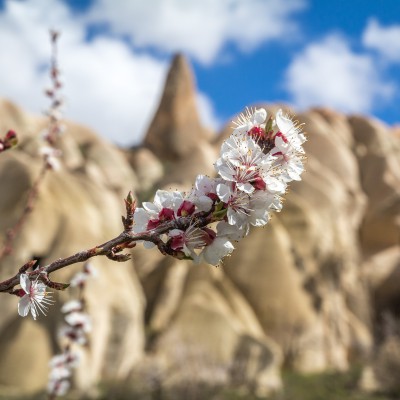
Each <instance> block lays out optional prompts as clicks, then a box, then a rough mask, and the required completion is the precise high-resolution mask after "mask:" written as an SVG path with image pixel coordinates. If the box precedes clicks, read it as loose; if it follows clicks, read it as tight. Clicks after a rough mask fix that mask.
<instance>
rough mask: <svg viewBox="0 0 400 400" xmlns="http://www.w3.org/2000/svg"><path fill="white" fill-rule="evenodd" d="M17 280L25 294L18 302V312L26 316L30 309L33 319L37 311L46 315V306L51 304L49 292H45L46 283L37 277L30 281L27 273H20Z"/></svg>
mask: <svg viewBox="0 0 400 400" xmlns="http://www.w3.org/2000/svg"><path fill="white" fill-rule="evenodd" d="M19 282H20V285H21V288H22V290H23V292H25V294H24V295H23V296H22V297H21V299H20V301H19V302H18V314H19V315H20V316H21V317H26V316H27V315H28V314H29V311H30V312H31V314H32V317H33V319H34V320H36V317H37V316H38V313H39V311H40V312H41V313H42V314H43V315H46V312H47V310H48V306H49V305H51V304H53V300H51V296H50V294H49V292H46V285H45V284H44V283H43V282H39V281H38V280H37V279H36V280H35V281H33V282H32V281H31V280H30V279H29V277H28V275H27V274H21V275H20V278H19Z"/></svg>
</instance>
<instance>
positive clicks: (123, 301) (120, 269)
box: [0, 106, 145, 392]
mask: <svg viewBox="0 0 400 400" xmlns="http://www.w3.org/2000/svg"><path fill="white" fill-rule="evenodd" d="M7 107H9V106H7ZM1 112H2V110H0V114H1ZM16 114H17V115H18V113H17V112H16ZM20 120H21V121H22V123H21V124H20V125H19V124H18V121H20ZM28 122H29V121H28ZM28 122H27V120H24V119H23V118H20V119H18V118H14V121H12V123H13V126H14V128H13V129H15V130H16V131H17V132H18V134H19V136H20V138H21V144H20V146H19V147H17V148H16V149H15V150H13V151H9V152H7V153H4V154H2V157H1V158H0V185H1V188H2V191H1V193H2V194H1V196H0V215H1V217H0V230H1V231H2V232H4V231H5V230H6V229H7V228H9V227H11V226H13V225H14V224H15V222H16V220H17V218H18V217H19V215H20V214H21V211H22V209H23V207H24V206H25V202H26V194H27V191H28V190H29V188H30V187H31V186H32V184H33V182H34V181H35V180H36V179H37V176H38V173H39V170H40V166H41V160H40V157H39V156H38V152H37V150H38V148H39V147H40V143H39V140H40V139H38V138H37V137H34V136H32V135H30V134H28V135H25V129H26V128H27V127H28V126H29V123H28ZM43 125H44V121H42V120H40V119H38V120H37V121H36V122H35V124H34V125H33V126H35V127H36V128H39V129H40V127H41V126H43ZM67 135H68V136H67ZM61 140H62V142H61V144H60V147H61V148H62V149H63V150H64V163H63V167H62V168H61V170H60V171H50V172H48V173H47V175H46V176H45V178H44V180H43V183H42V185H41V186H40V191H39V196H38V199H37V202H36V204H35V208H34V211H33V212H32V213H31V215H29V217H28V219H27V222H26V224H25V227H24V229H23V231H22V233H21V236H20V238H19V239H18V240H17V241H16V242H15V247H14V251H13V254H12V255H10V256H9V257H7V258H6V259H5V260H4V262H2V265H1V271H0V274H1V276H2V277H3V278H6V277H8V275H11V274H12V273H15V270H16V268H18V266H21V265H22V264H24V263H25V262H26V261H27V260H30V259H32V258H36V259H37V258H39V259H40V264H41V265H43V264H44V265H46V264H47V263H49V262H51V261H54V260H56V259H57V258H59V257H66V256H69V255H72V254H74V253H76V252H78V251H80V250H83V249H85V248H90V247H93V246H94V245H97V244H101V243H103V242H104V241H106V240H109V239H111V238H112V237H115V236H116V235H118V234H119V233H120V232H121V231H122V229H123V227H122V224H121V222H120V215H121V214H122V213H123V208H124V207H123V196H124V195H126V194H127V192H128V191H129V190H131V189H133V188H134V185H135V183H136V177H135V174H134V172H133V171H132V169H131V168H130V166H129V163H128V162H127V161H126V159H125V157H124V156H123V155H122V153H121V152H120V151H119V150H118V149H117V148H115V147H114V146H112V145H111V144H109V143H106V142H104V141H102V140H101V139H100V138H98V137H97V136H96V135H94V134H93V133H91V132H86V131H85V129H84V128H82V131H80V127H79V126H77V125H73V124H71V125H70V130H69V132H68V134H67V133H66V134H65V137H63V138H62V139H61ZM93 171H96V172H93ZM97 177H98V179H97ZM1 237H2V238H3V237H4V236H3V235H2V236H1ZM93 266H94V268H95V269H96V270H97V271H98V277H97V278H96V279H93V281H92V282H90V283H89V284H88V287H87V288H86V291H85V298H86V304H87V309H88V313H89V314H90V317H91V320H92V325H93V335H92V337H91V339H90V346H89V347H88V348H84V349H81V352H82V363H81V364H80V367H79V368H78V370H77V371H76V384H77V385H78V386H79V387H80V388H81V390H88V389H89V388H90V387H93V385H96V384H97V383H98V382H99V381H100V380H101V379H123V378H124V377H126V376H127V374H128V373H129V371H130V370H131V369H132V367H133V366H134V365H135V363H137V362H138V360H139V359H140V358H141V357H142V355H143V352H144V326H143V311H144V305H145V299H144V296H143V292H142V287H141V285H140V283H139V281H138V278H137V275H136V273H135V271H134V269H133V266H132V265H130V264H129V263H128V264H124V265H115V263H113V262H111V261H109V260H107V259H105V258H104V259H100V258H99V259H96V260H94V261H93ZM80 268H82V265H80V266H74V267H70V268H67V269H65V270H61V271H59V272H57V273H55V274H54V276H53V278H54V279H55V280H58V281H61V282H69V280H70V279H71V277H72V275H73V274H74V273H75V272H77V271H78V270H79V269H80ZM73 295H74V292H73V290H70V291H68V292H57V293H55V294H54V296H55V300H56V305H55V306H54V307H51V308H50V310H49V315H48V316H47V317H43V316H41V317H40V318H39V321H37V322H35V323H34V322H33V321H31V319H30V317H29V318H25V319H22V318H20V317H19V316H18V315H17V300H18V299H17V298H15V297H13V298H11V296H4V297H5V298H4V301H3V299H2V302H1V306H0V307H1V311H2V312H1V316H0V338H1V339H0V347H1V348H2V349H3V351H2V354H3V356H4V357H6V358H3V359H4V360H7V362H6V363H3V362H2V363H1V364H2V368H1V369H0V382H1V385H3V386H4V387H7V386H8V387H10V388H11V389H13V388H14V389H18V390H22V391H27V392H32V391H36V390H38V389H41V388H43V387H44V386H45V385H46V383H47V377H48V373H49V368H48V362H49V359H50V357H51V356H52V355H53V354H55V353H57V352H59V347H58V345H59V344H58V337H57V332H58V329H59V328H60V326H61V324H62V315H61V313H60V311H59V309H60V307H61V305H62V303H63V302H65V301H67V300H69V299H70V298H71V297H70V296H73ZM75 295H76V293H75ZM32 343H34V345H32ZM27 348H28V350H27ZM21 352H22V353H24V354H21ZM21 360H23V361H22V364H23V365H21ZM32 371H34V373H32ZM11 375H12V377H11Z"/></svg>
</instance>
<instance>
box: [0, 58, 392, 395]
mask: <svg viewBox="0 0 400 400" xmlns="http://www.w3.org/2000/svg"><path fill="white" fill-rule="evenodd" d="M195 96H196V93H195V87H194V84H193V77H192V75H191V72H190V69H189V67H188V65H187V64H186V62H185V60H184V58H183V57H182V56H178V57H176V58H175V59H174V62H173V64H172V66H171V70H170V73H169V75H168V78H167V81H166V86H165V91H164V94H163V97H162V99H161V102H160V106H159V109H158V111H157V113H156V114H155V117H154V119H153V122H152V124H151V126H150V128H149V131H148V133H147V135H146V138H145V141H144V144H143V146H139V147H138V148H135V149H132V150H131V151H129V150H126V151H125V153H121V152H119V151H118V150H117V149H115V148H113V147H112V146H110V145H109V144H107V143H105V142H104V141H102V140H100V139H99V138H97V137H96V136H95V135H94V134H93V133H91V132H90V131H88V130H86V129H84V128H80V127H79V126H76V125H74V124H68V125H69V129H70V132H69V133H68V136H65V139H63V141H62V143H61V147H62V149H63V151H64V154H65V162H64V164H65V165H66V167H65V168H64V169H63V170H62V171H61V172H60V173H52V174H49V176H47V177H46V181H45V183H44V185H43V188H42V190H41V193H42V194H41V196H40V198H39V200H38V204H37V206H36V209H35V212H34V213H33V214H32V215H31V217H30V218H29V221H28V223H27V228H26V231H25V232H24V234H23V236H22V237H21V240H20V241H18V243H17V251H16V252H15V254H14V256H13V257H10V258H9V259H8V260H7V261H6V263H5V266H4V269H2V271H0V272H4V274H6V272H8V271H11V270H14V269H15V265H21V264H23V262H25V261H26V260H27V259H29V258H31V257H32V256H36V257H41V258H42V262H43V263H47V262H49V261H52V260H54V259H55V258H58V257H63V256H67V255H70V254H71V253H74V252H76V251H77V250H80V249H83V248H87V247H90V246H93V245H94V244H99V243H101V242H103V241H105V240H107V239H109V238H111V237H113V236H114V235H116V234H118V233H119V232H120V230H121V229H122V226H121V224H120V222H119V216H120V215H121V214H122V213H123V209H122V206H123V201H122V198H123V196H124V195H126V193H127V191H129V190H132V189H135V190H136V191H137V193H138V194H139V195H140V199H148V198H150V197H151V195H152V194H151V192H152V190H154V189H157V188H163V189H171V190H174V189H179V190H189V189H190V187H191V185H192V184H193V182H194V179H195V177H196V175H197V174H199V173H202V174H208V175H211V176H212V175H215V172H214V169H213V163H214V162H215V160H216V158H217V156H218V152H219V147H220V144H221V142H222V141H223V140H224V138H225V137H226V136H227V135H229V133H230V129H229V128H224V129H223V131H222V133H221V135H220V136H219V137H212V136H210V134H209V132H208V131H207V130H206V129H204V128H203V127H202V125H201V123H200V121H199V118H198V114H197V109H196V101H195ZM4 104H5V105H4V106H3V108H1V106H0V115H3V114H4V115H8V117H7V118H8V119H7V118H4V121H6V122H7V124H9V123H11V124H13V126H10V127H9V126H7V127H6V126H4V129H10V128H13V129H15V130H18V129H19V130H21V131H23V132H24V131H29V132H30V133H29V134H27V135H26V137H25V139H24V140H23V142H22V143H21V146H20V147H19V149H17V150H16V151H13V152H7V153H5V154H3V155H1V156H0V184H2V185H5V186H6V187H7V188H8V187H10V190H7V191H5V192H4V194H3V193H2V195H1V196H0V213H1V218H0V230H2V231H4V230H5V229H6V228H7V227H8V226H11V225H12V223H13V221H15V220H16V218H17V217H18V215H19V213H20V211H21V209H22V207H23V205H24V194H25V193H26V191H27V190H28V188H29V187H30V186H31V184H32V182H33V180H34V179H35V176H37V172H38V169H39V165H40V162H39V160H38V157H37V149H38V147H39V144H38V142H37V139H36V137H35V136H34V135H33V134H32V133H31V132H33V131H35V130H38V129H39V130H40V129H41V127H43V126H44V125H43V121H42V120H36V119H34V118H30V117H26V116H24V114H23V113H22V112H20V111H19V110H18V109H17V108H15V107H14V106H13V105H11V104H10V103H4ZM265 107H266V108H267V109H268V111H269V112H275V111H276V110H277V108H278V106H277V105H266V106H265ZM298 119H299V122H300V123H304V124H305V130H306V132H308V137H309V141H308V142H307V143H306V144H305V149H306V153H307V158H308V161H307V165H306V168H307V172H306V173H305V174H304V175H303V180H302V181H301V182H299V183H296V184H294V185H292V187H291V190H290V193H288V195H287V199H286V201H285V203H284V209H283V211H282V212H281V213H280V214H277V215H275V216H274V217H273V219H272V221H271V222H270V224H269V225H268V226H267V227H266V228H265V229H253V230H252V232H251V233H250V235H249V236H248V237H247V238H245V239H244V240H242V241H241V242H240V243H238V245H237V249H236V251H235V252H234V253H233V255H232V257H230V258H228V259H227V260H226V261H225V262H224V263H223V267H222V268H220V269H214V268H212V267H210V266H207V265H197V266H196V265H193V264H192V263H191V262H189V261H178V260H175V259H172V258H167V257H164V256H162V255H160V254H159V253H158V252H157V251H156V250H151V251H150V250H145V249H143V248H141V247H139V246H138V248H136V249H134V250H133V256H134V262H135V268H132V266H131V265H115V264H114V263H111V262H108V261H107V260H103V259H99V260H95V261H94V265H95V266H96V267H97V268H98V270H99V277H98V278H97V280H95V281H93V282H92V283H91V284H90V285H89V287H88V290H87V298H88V311H89V312H90V314H91V316H92V319H93V325H94V331H95V332H96V334H95V335H93V338H92V340H91V347H90V349H88V350H87V351H86V352H85V354H84V357H83V363H82V365H81V367H80V369H79V371H78V374H77V384H78V385H79V387H80V388H81V389H82V390H88V389H89V388H90V387H91V386H93V385H94V384H95V383H96V382H98V381H99V380H101V379H110V380H118V379H122V378H127V382H129V381H131V382H133V381H134V377H135V376H138V374H139V375H140V374H142V376H143V377H144V379H150V380H152V381H153V382H154V381H157V385H159V386H160V388H161V389H162V391H163V393H168V392H171V393H178V392H179V393H180V394H182V398H197V397H196V396H198V398H204V395H202V394H201V393H200V392H196V391H195V390H197V389H195V388H198V387H200V386H202V385H203V384H204V383H205V382H207V385H209V386H212V387H217V388H218V387H220V386H227V385H233V386H235V385H236V386H238V387H241V388H246V389H247V390H250V391H253V392H256V393H258V394H260V395H265V394H268V393H270V392H272V391H274V390H277V389H279V387H280V385H281V381H280V369H281V367H282V365H285V367H290V368H294V369H296V370H299V371H324V370H326V369H342V370H343V369H346V368H347V367H348V366H349V364H350V363H351V362H352V361H355V360H357V361H360V360H364V359H365V357H366V356H368V355H370V351H371V348H372V346H373V340H374V335H375V337H376V332H375V330H374V329H373V325H374V323H373V322H374V321H376V315H374V314H373V313H371V299H370V296H371V294H373V300H375V303H374V307H375V308H376V307H378V309H379V312H381V313H385V312H386V311H388V310H389V311H393V310H394V309H395V308H396V306H397V305H398V301H399V298H398V285H397V284H396V282H397V281H398V279H397V277H398V269H399V267H398V263H397V261H396V257H397V256H398V242H397V241H396V240H398V237H399V236H398V227H399V225H398V224H399V220H400V219H399V209H398V205H399V204H400V203H399V202H400V200H399V199H400V193H399V192H400V184H399V182H400V178H399V173H400V172H399V171H400V165H399V160H400V151H399V148H400V145H399V136H398V134H395V133H393V135H391V131H390V130H389V129H388V128H387V127H385V126H383V125H382V124H380V123H378V122H376V121H373V120H371V119H368V118H364V117H360V116H357V117H346V116H345V115H343V114H340V113H337V112H335V111H332V110H328V109H323V108H320V109H313V110H310V111H307V112H304V113H302V114H300V115H298ZM229 125H230V124H229ZM29 127H30V128H29ZM127 159H129V163H130V166H129V164H128V162H127ZM77 227H79V228H78V229H77ZM396 235H397V236H396ZM396 238H397V239H396ZM383 264H384V265H385V267H382V265H383ZM375 266H379V271H378V270H377V269H376V267H375ZM2 268H3V267H2ZM76 270H77V268H71V269H68V270H63V271H61V272H60V273H59V274H58V276H56V277H55V278H56V279H58V280H61V281H68V279H70V277H71V275H72V274H73V273H74V272H75V271H76ZM58 297H59V298H58V299H57V300H58V304H61V302H62V301H65V300H66V299H67V298H68V293H60V294H58ZM378 300H379V301H378ZM145 303H146V308H145ZM0 311H1V317H0V338H1V339H0V347H1V348H7V349H9V350H7V351H8V353H7V357H8V358H7V359H8V360H13V359H14V357H16V356H17V355H18V354H19V353H18V351H20V350H18V349H20V348H24V347H23V346H24V343H23V341H24V339H21V338H23V337H25V336H24V335H25V333H24V334H21V335H19V334H15V335H14V336H15V337H14V339H11V338H12V337H13V335H10V334H5V333H6V332H9V330H10V329H11V328H10V327H12V329H14V330H13V331H12V332H14V331H15V332H17V328H15V326H16V324H17V322H18V324H23V323H24V322H25V320H22V322H21V320H20V319H17V318H16V300H15V299H13V298H11V296H10V297H7V296H6V297H5V299H4V301H2V302H0ZM60 318H61V317H60V315H59V313H58V310H57V307H55V308H54V309H53V310H52V311H51V313H50V315H49V317H48V318H46V319H43V325H41V326H40V329H36V328H32V324H31V323H30V324H28V325H27V327H24V329H26V331H27V332H28V333H26V334H27V335H29V332H30V331H31V330H32V335H36V336H38V337H39V336H40V337H43V338H44V339H43V340H44V341H45V342H46V341H47V340H49V341H50V342H51V343H52V345H53V346H56V343H57V342H56V338H55V333H56V328H57V326H58V325H59V323H60ZM16 321H17V322H16ZM7 329H8V330H7ZM145 329H146V332H147V336H146V338H145V335H144V331H145ZM21 332H25V331H21ZM3 333H4V335H3ZM36 336H35V337H36ZM145 341H146V346H145V343H144V342H145ZM46 343H47V342H46ZM381 343H382V348H381V351H380V352H378V353H379V354H380V355H378V356H377V357H378V358H379V362H380V363H381V364H382V365H383V367H382V371H387V368H386V365H389V363H390V360H389V358H388V354H390V351H388V350H387V349H391V348H392V347H393V346H394V345H393V343H397V342H396V340H395V339H393V340H392V339H390V340H386V339H385V340H383V339H382V340H381ZM387 343H389V344H387ZM46 349H47V347H46ZM46 349H45V350H44V353H45V354H46V358H48V357H49V356H50V354H51V351H50V350H48V349H47V350H46ZM51 350H53V349H51ZM378 353H377V354H378ZM396 354H397V353H396ZM34 355H35V353H34V350H32V357H34ZM396 357H397V356H396ZM387 360H389V361H387ZM396 360H397V358H396ZM396 362H397V361H396ZM10 365H11V366H12V363H11V364H10ZM43 365H44V364H43ZM43 365H42V364H40V365H38V370H40V371H42V370H44V366H43ZM396 365H397V364H396ZM10 368H11V367H10ZM13 368H16V366H15V367H13ZM385 368H386V369H385ZM370 371H373V368H372V369H371V368H370ZM7 374H8V375H7ZM371 374H375V375H374V379H375V380H379V379H380V375H379V373H377V372H376V371H375V372H374V371H373V372H371ZM23 376H24V374H23V373H22V372H21V374H20V375H18V374H16V375H15V378H14V380H10V379H9V373H8V371H6V370H4V369H0V383H3V382H6V383H7V382H8V381H9V382H12V383H10V385H18V386H21V387H25V386H26V389H27V390H33V386H32V385H31V383H29V384H28V383H27V384H26V385H25V384H24V382H23ZM41 379H42V380H39V382H41V385H43V384H44V382H45V378H43V376H42V377H41ZM381 381H382V379H381ZM382 382H383V381H382ZM393 382H394V381H393ZM24 385H25V386H24ZM39 386H40V385H38V386H35V387H39ZM174 391H175V392H174ZM185 396H186V397H185ZM190 396H192V397H190ZM201 396H203V397H201ZM166 398H168V397H166ZM172 398H178V397H172Z"/></svg>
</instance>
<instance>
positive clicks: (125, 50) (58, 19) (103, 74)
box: [0, 0, 167, 145]
mask: <svg viewBox="0 0 400 400" xmlns="http://www.w3.org/2000/svg"><path fill="white" fill-rule="evenodd" d="M49 10H51V12H50V11H49ZM48 27H56V28H57V29H60V30H61V31H62V35H61V39H60V49H59V55H60V58H59V59H60V66H61V69H62V71H63V77H64V79H65V82H66V85H65V95H66V98H67V107H66V114H65V116H66V117H67V118H69V119H72V120H75V121H77V122H81V123H85V124H87V125H88V126H90V127H91V128H93V129H95V130H96V131H97V132H98V133H100V134H101V135H102V136H104V137H108V138H109V139H110V140H112V141H114V142H117V143H119V144H123V145H128V144H132V143H134V142H138V141H139V140H140V139H141V137H142V135H143V134H144V130H145V128H146V126H147V124H148V123H149V121H150V118H151V117H152V114H153V112H154V111H155V109H156V106H157V103H158V99H159V95H160V91H161V89H162V85H163V82H164V77H165V74H166V70H167V64H166V63H164V62H160V61H159V60H157V59H154V58H151V57H150V56H146V55H143V54H141V55H139V54H135V53H132V51H131V50H130V49H129V46H127V45H126V44H124V43H123V42H122V41H119V40H117V39H111V38H109V39H101V38H99V39H97V40H95V41H93V42H90V43H86V42H85V40H84V37H85V26H84V24H83V22H82V21H80V20H79V19H77V18H76V16H73V15H72V14H71V12H70V10H69V9H68V8H67V7H66V6H65V5H64V3H62V2H60V1H54V0H31V1H29V2H19V1H6V2H5V8H4V11H3V12H1V13H0V49H1V52H2V59H1V62H0V96H2V97H6V98H9V99H11V100H13V101H15V102H16V103H18V104H19V105H21V106H22V107H24V108H25V109H27V110H29V111H31V112H36V113H40V112H41V111H43V110H44V109H45V108H46V107H47V101H46V99H45V97H44V96H43V88H44V86H45V85H46V84H47V83H48V78H47V70H46V68H43V66H45V65H46V64H48V60H49V56H50V44H49V39H48Z"/></svg>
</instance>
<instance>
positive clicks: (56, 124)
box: [39, 31, 65, 170]
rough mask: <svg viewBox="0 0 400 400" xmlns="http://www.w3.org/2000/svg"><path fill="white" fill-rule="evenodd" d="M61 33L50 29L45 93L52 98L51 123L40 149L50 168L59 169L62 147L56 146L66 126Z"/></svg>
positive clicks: (49, 118)
mask: <svg viewBox="0 0 400 400" xmlns="http://www.w3.org/2000/svg"><path fill="white" fill-rule="evenodd" d="M58 38H59V33H58V32H57V31H50V39H51V45H52V56H51V63H50V64H51V65H50V80H51V86H50V87H49V88H47V89H46V90H45V95H46V96H47V97H48V98H49V99H50V107H49V109H48V110H47V111H46V112H45V114H46V115H47V117H48V120H49V123H48V126H47V128H46V130H45V131H44V132H43V134H42V136H43V139H44V141H45V142H46V145H43V146H42V147H41V148H40V149H39V153H40V155H41V156H42V157H43V160H44V162H45V165H46V167H47V168H48V169H50V170H59V169H60V166H61V165H60V161H59V158H60V157H61V155H62V152H61V150H60V149H58V148H57V147H56V142H57V139H58V137H59V136H60V135H61V134H62V133H63V132H64V130H65V126H64V125H63V124H62V123H61V121H62V108H63V106H64V98H63V96H62V95H61V92H60V91H61V89H62V87H63V84H62V82H61V71H60V69H59V67H58V62H57V40H58Z"/></svg>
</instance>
